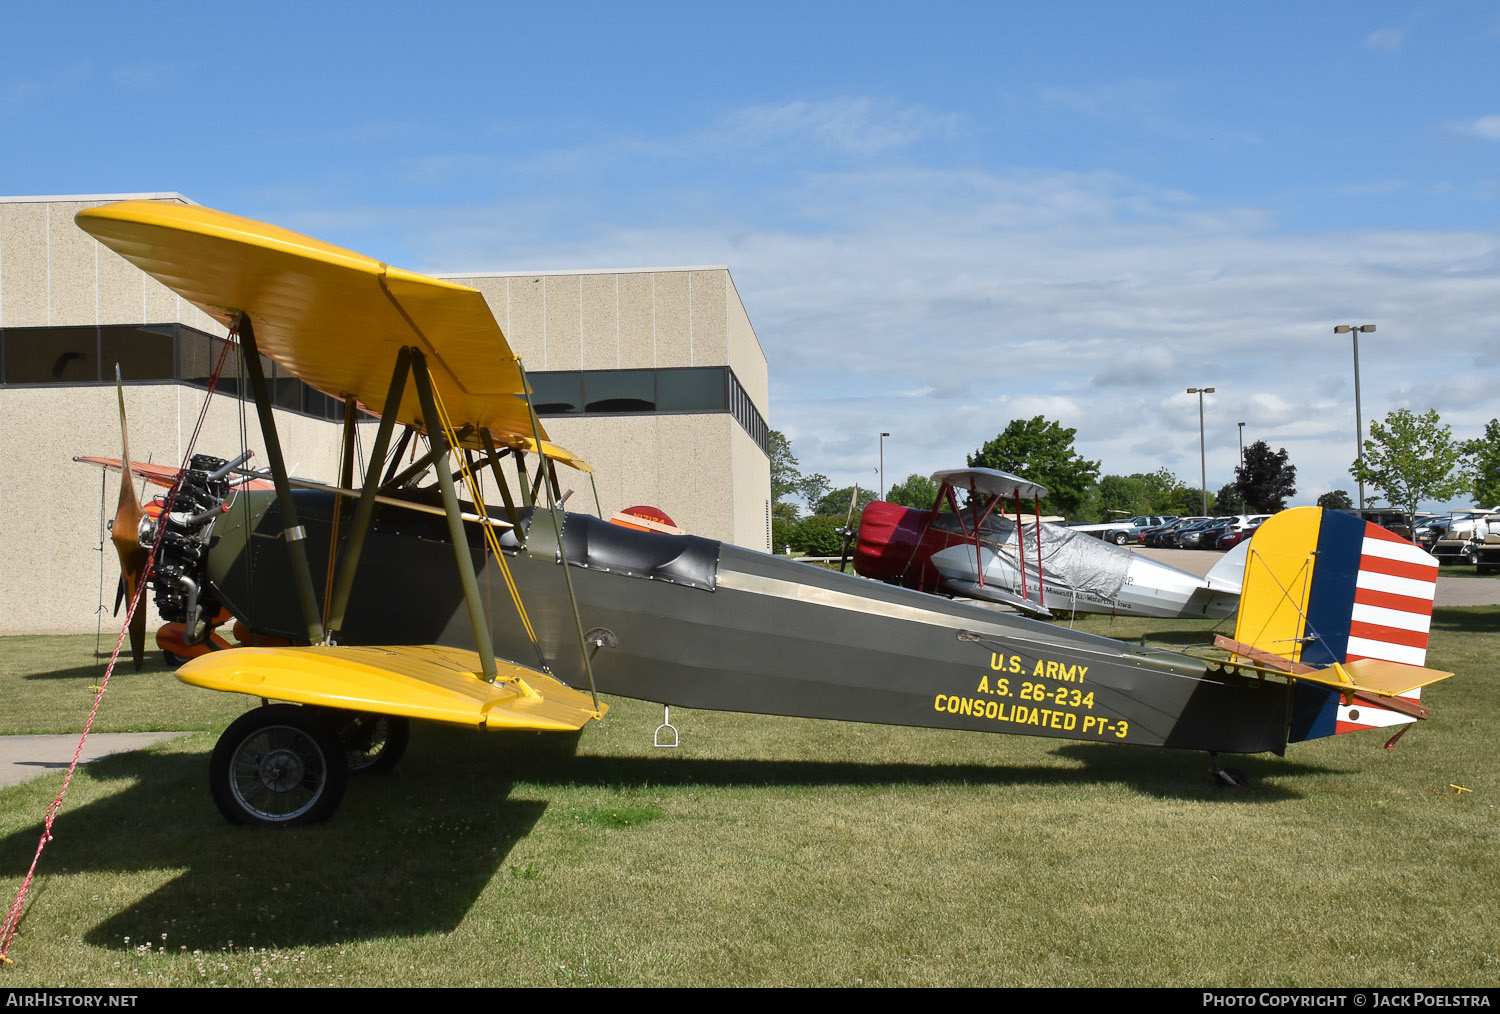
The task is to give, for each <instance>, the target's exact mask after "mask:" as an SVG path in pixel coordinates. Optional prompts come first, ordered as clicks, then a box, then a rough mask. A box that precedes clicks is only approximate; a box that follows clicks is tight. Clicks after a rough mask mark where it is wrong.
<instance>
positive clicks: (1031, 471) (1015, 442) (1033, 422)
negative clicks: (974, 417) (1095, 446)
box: [968, 416, 1099, 516]
mask: <svg viewBox="0 0 1500 1014" xmlns="http://www.w3.org/2000/svg"><path fill="white" fill-rule="evenodd" d="M1077 433H1078V431H1077V430H1075V429H1072V428H1068V427H1063V426H1060V425H1058V424H1057V423H1055V422H1052V421H1050V420H1048V419H1043V418H1042V417H1041V416H1036V417H1035V418H1033V419H1029V420H1024V421H1023V420H1021V419H1012V420H1011V421H1010V423H1009V425H1007V426H1006V427H1005V429H1004V430H1003V431H1002V432H1001V433H999V434H998V435H996V437H995V439H993V440H990V441H988V442H986V443H985V445H984V446H983V447H981V448H979V450H977V451H975V452H974V453H973V454H971V455H969V457H968V462H969V467H970V468H995V469H999V470H1000V471H1002V472H1011V473H1014V474H1016V475H1021V476H1025V477H1026V478H1028V479H1030V480H1031V481H1032V482H1037V483H1041V484H1042V485H1043V486H1046V487H1047V490H1048V493H1047V496H1046V497H1045V498H1044V499H1043V500H1042V513H1044V514H1061V515H1064V516H1067V515H1069V514H1074V513H1076V512H1077V511H1078V508H1079V507H1081V506H1082V505H1083V503H1084V501H1085V500H1087V499H1088V496H1089V492H1090V490H1091V488H1092V486H1093V484H1094V480H1095V479H1097V478H1098V476H1099V462H1097V461H1088V460H1085V459H1084V458H1082V457H1080V456H1079V455H1078V453H1077V452H1076V451H1075V450H1074V449H1073V437H1074V436H1075V435H1077Z"/></svg>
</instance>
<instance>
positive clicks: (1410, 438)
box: [1349, 408, 1470, 530]
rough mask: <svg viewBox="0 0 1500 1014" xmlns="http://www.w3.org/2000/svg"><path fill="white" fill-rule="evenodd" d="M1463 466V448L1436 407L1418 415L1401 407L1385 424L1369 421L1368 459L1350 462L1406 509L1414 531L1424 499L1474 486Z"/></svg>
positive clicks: (1448, 496)
mask: <svg viewBox="0 0 1500 1014" xmlns="http://www.w3.org/2000/svg"><path fill="white" fill-rule="evenodd" d="M1462 465H1463V448H1462V447H1461V446H1460V445H1459V444H1458V443H1457V442H1455V441H1454V439H1453V432H1452V430H1451V429H1450V428H1449V427H1447V426H1445V425H1444V424H1443V423H1442V421H1441V420H1440V419H1439V418H1438V414H1437V409H1428V410H1427V412H1425V413H1424V414H1422V415H1417V414H1415V413H1414V412H1412V411H1411V410H1410V409H1405V408H1398V409H1396V411H1394V412H1392V413H1391V414H1390V415H1388V416H1386V417H1385V423H1384V424H1383V425H1382V424H1381V423H1378V422H1372V423H1370V436H1369V439H1367V440H1366V441H1365V457H1364V460H1363V461H1358V460H1356V461H1355V462H1354V463H1353V464H1351V465H1350V466H1349V474H1350V475H1352V476H1354V478H1355V479H1357V480H1359V481H1360V482H1363V483H1365V484H1366V485H1368V486H1373V487H1375V488H1376V489H1377V490H1379V491H1380V494H1381V496H1382V497H1383V498H1384V499H1385V500H1386V502H1387V503H1389V504H1390V505H1391V506H1392V507H1400V508H1402V509H1404V510H1405V511H1406V513H1407V514H1408V515H1409V516H1411V518H1412V521H1413V524H1412V529H1413V530H1415V529H1416V524H1415V518H1416V513H1417V508H1418V507H1419V506H1421V504H1422V502H1423V501H1426V500H1438V501H1445V500H1451V499H1453V498H1454V497H1456V496H1458V495H1460V494H1461V493H1463V492H1465V491H1466V490H1468V489H1469V486H1470V476H1469V475H1468V474H1466V472H1465V471H1464V469H1463V468H1462V467H1461V466H1462Z"/></svg>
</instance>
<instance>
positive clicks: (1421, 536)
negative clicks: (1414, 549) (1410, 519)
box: [1412, 517, 1453, 553]
mask: <svg viewBox="0 0 1500 1014" xmlns="http://www.w3.org/2000/svg"><path fill="white" fill-rule="evenodd" d="M1452 524H1453V519H1452V518H1451V517H1448V518H1430V519H1429V520H1427V521H1421V522H1418V523H1417V535H1416V538H1415V539H1413V540H1412V541H1414V542H1415V543H1416V544H1417V545H1419V546H1421V547H1422V548H1423V549H1425V550H1427V551H1428V552H1429V553H1430V552H1432V551H1433V549H1435V548H1436V547H1437V543H1438V540H1439V539H1443V538H1447V536H1448V529H1449V528H1450V527H1451V526H1452Z"/></svg>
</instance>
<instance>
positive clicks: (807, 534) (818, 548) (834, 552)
mask: <svg viewBox="0 0 1500 1014" xmlns="http://www.w3.org/2000/svg"><path fill="white" fill-rule="evenodd" d="M846 502H847V501H846ZM843 526H844V519H843V518H842V517H837V518H833V517H823V516H819V515H817V514H814V515H813V516H812V517H809V518H803V519H802V520H801V521H798V522H797V523H796V524H795V525H793V526H792V534H791V543H792V548H793V549H795V550H797V551H799V552H801V553H805V554H806V555H808V556H838V555H839V554H840V553H841V552H842V551H843V549H844V537H843V536H841V535H840V534H839V533H838V529H840V528H842V527H843Z"/></svg>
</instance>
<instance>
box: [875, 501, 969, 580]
mask: <svg viewBox="0 0 1500 1014" xmlns="http://www.w3.org/2000/svg"><path fill="white" fill-rule="evenodd" d="M935 517H936V515H935V514H934V512H932V511H924V510H917V509H916V508H915V507H902V506H901V505H900V504H894V503H887V502H886V501H884V500H876V501H874V502H873V503H871V504H870V505H869V506H868V507H866V508H865V509H864V511H863V513H861V514H860V521H859V541H858V543H857V544H856V546H855V550H854V572H855V573H856V574H859V575H860V576H862V577H872V578H874V579H875V580H877V581H884V582H886V583H887V584H899V585H902V586H904V587H907V588H916V589H917V590H918V591H936V590H937V587H938V583H939V576H938V573H937V571H936V570H934V569H933V567H932V565H931V564H930V563H929V562H928V560H929V559H930V558H931V557H932V554H933V553H936V552H938V551H939V550H942V549H947V548H948V547H949V546H956V545H961V544H966V543H967V542H968V541H969V540H967V539H965V538H964V537H963V536H962V535H960V534H959V533H957V532H948V531H944V530H943V529H941V528H938V527H936V526H934V525H933V524H932V521H933V519H934V518H935Z"/></svg>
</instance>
